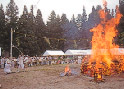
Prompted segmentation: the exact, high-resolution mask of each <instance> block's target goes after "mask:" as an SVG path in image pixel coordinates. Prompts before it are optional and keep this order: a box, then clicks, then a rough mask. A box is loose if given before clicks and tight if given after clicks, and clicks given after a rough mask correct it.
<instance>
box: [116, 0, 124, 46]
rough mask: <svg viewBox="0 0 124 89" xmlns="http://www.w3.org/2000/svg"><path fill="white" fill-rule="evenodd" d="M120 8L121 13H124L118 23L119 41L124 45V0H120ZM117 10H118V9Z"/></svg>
mask: <svg viewBox="0 0 124 89" xmlns="http://www.w3.org/2000/svg"><path fill="white" fill-rule="evenodd" d="M119 1H120V2H119V10H120V12H121V14H122V15H123V16H122V17H121V19H120V23H119V25H118V27H117V28H118V40H117V43H118V44H119V45H120V46H121V47H124V0H119ZM116 11H117V10H116Z"/></svg>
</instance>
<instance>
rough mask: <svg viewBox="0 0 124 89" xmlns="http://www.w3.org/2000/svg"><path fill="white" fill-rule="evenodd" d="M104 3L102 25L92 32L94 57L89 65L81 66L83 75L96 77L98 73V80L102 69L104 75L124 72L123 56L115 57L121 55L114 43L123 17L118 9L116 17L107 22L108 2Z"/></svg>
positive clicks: (101, 11)
mask: <svg viewBox="0 0 124 89" xmlns="http://www.w3.org/2000/svg"><path fill="white" fill-rule="evenodd" d="M103 2H104V4H103V5H104V9H102V10H100V11H99V15H100V18H101V23H100V24H98V25H97V26H96V27H94V28H93V29H91V30H90V31H91V32H93V36H92V55H91V57H90V59H89V61H88V63H87V64H86V63H84V62H82V65H81V71H82V73H85V74H88V75H89V76H94V73H96V72H97V74H98V76H97V77H98V78H99V77H100V78H101V76H100V74H99V73H100V71H99V69H101V71H102V75H111V74H114V73H120V72H122V71H123V70H124V61H123V56H121V55H119V56H118V55H115V54H119V50H118V49H119V46H118V45H116V44H115V43H114V38H115V37H116V35H117V32H118V31H117V29H116V27H117V25H118V24H119V20H120V18H121V17H122V15H121V14H120V12H119V10H118V7H116V16H115V17H114V18H112V19H110V20H107V19H106V15H107V13H108V12H106V11H105V9H106V6H107V2H106V1H105V0H103Z"/></svg>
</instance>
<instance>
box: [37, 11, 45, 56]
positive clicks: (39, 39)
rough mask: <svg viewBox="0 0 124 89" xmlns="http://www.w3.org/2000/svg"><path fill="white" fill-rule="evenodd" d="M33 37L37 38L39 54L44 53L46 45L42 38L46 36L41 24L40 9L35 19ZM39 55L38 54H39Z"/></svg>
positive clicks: (43, 24) (42, 23)
mask: <svg viewBox="0 0 124 89" xmlns="http://www.w3.org/2000/svg"><path fill="white" fill-rule="evenodd" d="M35 29H36V32H35V36H37V43H38V46H39V47H40V51H39V52H40V53H41V52H44V51H45V50H46V49H47V48H46V47H47V46H46V45H47V43H46V42H45V40H44V37H45V36H46V31H45V30H46V26H45V23H44V22H43V18H42V13H41V11H40V9H38V10H37V15H36V18H35ZM40 53H39V54H40Z"/></svg>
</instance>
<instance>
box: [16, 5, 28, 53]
mask: <svg viewBox="0 0 124 89" xmlns="http://www.w3.org/2000/svg"><path fill="white" fill-rule="evenodd" d="M28 31H30V30H29V29H28V10H27V7H26V6H24V10H23V14H22V15H21V17H20V18H19V22H18V32H16V34H17V38H16V43H17V44H16V47H18V48H19V49H20V50H21V52H23V53H24V54H27V55H28V52H27V51H28V49H27V48H28V44H29V43H28V37H29V36H27V33H28Z"/></svg>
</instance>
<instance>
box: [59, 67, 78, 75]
mask: <svg viewBox="0 0 124 89" xmlns="http://www.w3.org/2000/svg"><path fill="white" fill-rule="evenodd" d="M76 74H77V72H76V71H73V70H71V69H70V68H69V65H67V66H66V67H65V70H64V73H61V74H60V76H72V75H76Z"/></svg>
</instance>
